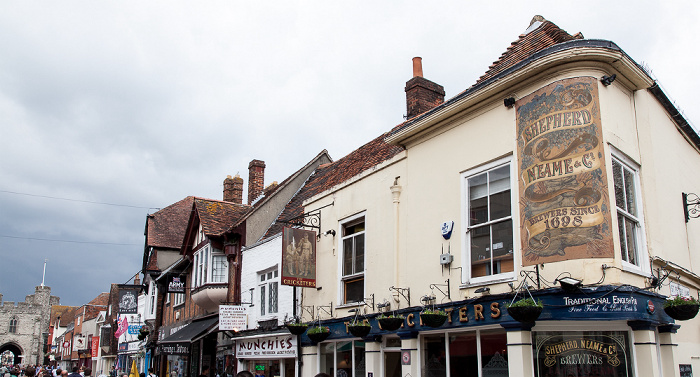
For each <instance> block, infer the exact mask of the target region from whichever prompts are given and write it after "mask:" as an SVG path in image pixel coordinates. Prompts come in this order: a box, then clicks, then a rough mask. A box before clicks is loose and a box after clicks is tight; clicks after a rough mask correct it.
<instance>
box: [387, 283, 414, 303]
mask: <svg viewBox="0 0 700 377" xmlns="http://www.w3.org/2000/svg"><path fill="white" fill-rule="evenodd" d="M389 291H390V292H396V295H397V296H398V295H401V296H403V298H404V299H405V300H406V302H408V306H411V288H401V287H394V286H393V285H392V286H391V287H389Z"/></svg>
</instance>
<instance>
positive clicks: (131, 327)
mask: <svg viewBox="0 0 700 377" xmlns="http://www.w3.org/2000/svg"><path fill="white" fill-rule="evenodd" d="M141 327H142V325H129V327H128V329H129V330H128V333H129V334H131V335H136V334H138V333H139V330H141Z"/></svg>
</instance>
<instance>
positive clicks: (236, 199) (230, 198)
mask: <svg viewBox="0 0 700 377" xmlns="http://www.w3.org/2000/svg"><path fill="white" fill-rule="evenodd" d="M224 201H225V202H231V203H236V204H243V178H241V177H240V176H239V175H238V174H236V176H235V177H233V178H231V176H230V175H229V176H226V179H224Z"/></svg>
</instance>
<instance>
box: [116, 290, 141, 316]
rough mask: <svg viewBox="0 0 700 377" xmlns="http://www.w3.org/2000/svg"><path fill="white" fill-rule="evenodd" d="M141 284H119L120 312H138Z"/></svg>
mask: <svg viewBox="0 0 700 377" xmlns="http://www.w3.org/2000/svg"><path fill="white" fill-rule="evenodd" d="M140 288H141V287H140V286H134V285H129V286H127V285H121V286H119V311H118V313H119V314H137V313H138V307H139V303H138V296H139V289H140Z"/></svg>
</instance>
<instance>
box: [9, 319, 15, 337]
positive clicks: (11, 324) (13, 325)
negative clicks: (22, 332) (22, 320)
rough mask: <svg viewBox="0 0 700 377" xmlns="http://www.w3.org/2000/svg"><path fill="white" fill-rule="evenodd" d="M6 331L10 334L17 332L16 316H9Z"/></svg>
mask: <svg viewBox="0 0 700 377" xmlns="http://www.w3.org/2000/svg"><path fill="white" fill-rule="evenodd" d="M8 332H9V333H11V334H16V333H17V317H12V318H10V328H9V329H8Z"/></svg>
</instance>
